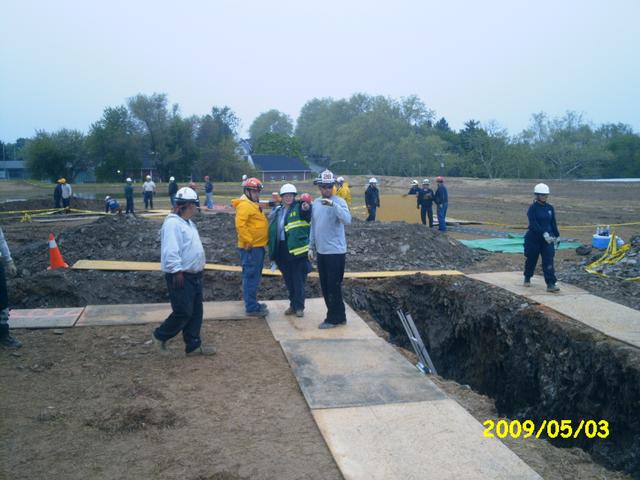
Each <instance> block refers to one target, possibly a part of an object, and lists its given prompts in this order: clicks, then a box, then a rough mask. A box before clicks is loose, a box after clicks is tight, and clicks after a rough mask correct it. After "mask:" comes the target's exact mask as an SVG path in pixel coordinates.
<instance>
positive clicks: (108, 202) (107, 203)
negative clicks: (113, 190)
mask: <svg viewBox="0 0 640 480" xmlns="http://www.w3.org/2000/svg"><path fill="white" fill-rule="evenodd" d="M104 213H117V214H118V215H122V207H121V206H120V204H119V203H118V201H117V200H116V199H115V198H113V197H110V196H109V195H107V196H106V197H104Z"/></svg>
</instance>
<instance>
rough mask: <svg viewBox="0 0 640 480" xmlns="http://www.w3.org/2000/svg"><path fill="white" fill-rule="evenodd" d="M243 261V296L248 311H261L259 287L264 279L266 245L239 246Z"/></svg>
mask: <svg viewBox="0 0 640 480" xmlns="http://www.w3.org/2000/svg"><path fill="white" fill-rule="evenodd" d="M238 252H239V253H240V261H241V262H242V298H243V300H244V309H245V310H246V312H247V313H250V312H258V311H260V305H258V287H259V286H260V280H261V279H262V267H263V265H264V247H256V248H250V249H248V250H246V249H244V248H239V249H238Z"/></svg>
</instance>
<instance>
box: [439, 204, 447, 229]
mask: <svg viewBox="0 0 640 480" xmlns="http://www.w3.org/2000/svg"><path fill="white" fill-rule="evenodd" d="M448 206H449V204H448V203H443V204H441V205H438V230H440V231H441V232H446V231H447V207H448Z"/></svg>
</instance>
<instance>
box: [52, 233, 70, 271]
mask: <svg viewBox="0 0 640 480" xmlns="http://www.w3.org/2000/svg"><path fill="white" fill-rule="evenodd" d="M56 268H69V265H67V264H66V263H65V261H64V259H63V258H62V254H61V253H60V249H59V248H58V244H57V243H56V237H54V236H53V233H50V234H49V266H48V267H47V270H53V269H56Z"/></svg>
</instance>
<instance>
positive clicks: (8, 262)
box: [0, 228, 22, 348]
mask: <svg viewBox="0 0 640 480" xmlns="http://www.w3.org/2000/svg"><path fill="white" fill-rule="evenodd" d="M0 257H2V258H0V345H2V346H3V347H6V348H20V347H21V346H22V343H21V342H20V341H19V340H18V339H17V338H15V337H14V336H12V335H11V334H10V333H9V295H8V293H7V276H6V274H7V273H8V274H9V275H11V276H12V277H15V276H16V275H17V273H18V269H17V268H16V264H15V263H13V260H12V258H11V252H10V251H9V246H8V245H7V241H6V240H5V239H4V233H3V232H2V228H0Z"/></svg>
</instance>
